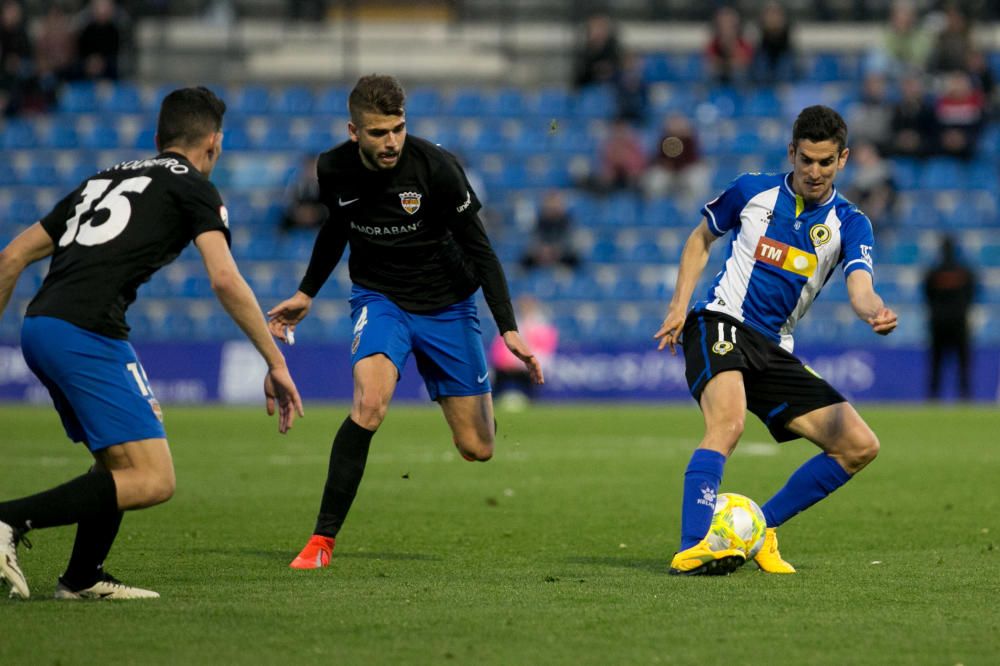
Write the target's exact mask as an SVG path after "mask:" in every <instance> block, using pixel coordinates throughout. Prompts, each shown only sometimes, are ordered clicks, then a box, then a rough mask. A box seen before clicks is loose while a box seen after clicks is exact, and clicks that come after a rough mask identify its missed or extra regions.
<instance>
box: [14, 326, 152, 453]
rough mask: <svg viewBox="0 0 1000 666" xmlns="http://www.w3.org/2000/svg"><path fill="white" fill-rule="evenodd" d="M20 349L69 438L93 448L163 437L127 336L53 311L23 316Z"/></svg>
mask: <svg viewBox="0 0 1000 666" xmlns="http://www.w3.org/2000/svg"><path fill="white" fill-rule="evenodd" d="M21 351H22V353H23V354H24V360H25V361H27V362H28V367H29V368H31V371H32V372H34V373H35V375H36V376H37V377H38V378H39V379H40V380H41V381H42V383H43V384H45V387H46V388H48V389H49V394H50V395H51V396H52V402H53V403H54V404H55V408H56V411H57V412H59V417H60V418H61V419H62V423H63V428H65V429H66V435H67V436H68V437H69V438H70V439H71V440H73V441H74V442H83V443H84V444H86V445H87V448H89V449H90V450H91V451H98V450H100V449H105V448H107V447H109V446H113V445H115V444H124V443H125V442H134V441H137V440H140V439H163V438H166V436H167V435H166V432H165V431H164V430H163V422H162V415H161V412H160V405H159V403H158V402H157V401H156V398H155V397H153V391H152V390H151V389H150V388H149V380H148V379H147V378H146V371H145V370H143V369H142V364H140V363H139V358H138V357H137V356H136V355H135V350H134V349H132V345H130V344H129V343H128V342H127V341H125V340H115V339H113V338H108V337H105V336H103V335H99V334H97V333H91V332H90V331H85V330H84V329H82V328H79V327H78V326H74V325H73V324H70V323H69V322H66V321H63V320H61V319H55V318H53V317H25V319H24V324H23V326H22V327H21Z"/></svg>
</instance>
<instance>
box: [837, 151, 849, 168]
mask: <svg viewBox="0 0 1000 666" xmlns="http://www.w3.org/2000/svg"><path fill="white" fill-rule="evenodd" d="M850 154H851V149H850V148H847V147H845V148H844V149H843V150H842V151H840V158H839V159H838V161H839V162H840V165H839V166H838V167H837V168H838V169H843V168H844V166H845V165H846V164H847V158H848V156H849V155H850Z"/></svg>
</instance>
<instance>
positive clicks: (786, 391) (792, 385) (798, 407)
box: [682, 310, 847, 442]
mask: <svg viewBox="0 0 1000 666" xmlns="http://www.w3.org/2000/svg"><path fill="white" fill-rule="evenodd" d="M682 344H683V346H684V363H685V374H686V376H687V383H688V388H689V389H690V390H691V395H692V396H694V399H695V400H696V401H698V402H701V394H702V392H703V391H704V390H705V385H706V384H708V381H709V380H710V379H711V378H712V377H714V376H715V375H717V374H719V373H720V372H724V371H726V370H740V371H742V372H743V383H744V385H745V386H746V393H747V409H749V410H750V411H751V412H753V413H754V414H755V415H756V416H757V418H759V419H760V420H761V421H763V423H764V425H765V426H767V429H768V430H770V431H771V435H772V436H773V437H774V439H775V440H776V441H779V442H787V441H788V440H791V439H797V438H798V437H799V435H796V434H795V433H793V432H791V431H790V430H787V429H786V428H785V425H786V424H787V423H788V422H789V421H791V420H792V419H794V418H795V417H796V416H801V415H803V414H807V413H808V412H811V411H813V410H814V409H819V408H821V407H826V406H827V405H834V404H837V403H839V402H846V401H847V400H846V398H844V396H842V395H841V394H840V393H839V392H838V391H837V390H836V389H835V388H833V387H832V386H830V385H829V384H828V383H827V382H826V380H824V379H823V378H822V377H820V376H819V375H817V374H816V372H815V371H814V370H813V369H812V368H810V367H808V366H807V365H806V364H804V363H803V362H802V361H801V360H799V359H798V358H796V357H795V355H793V354H792V353H790V352H788V351H786V350H784V349H782V348H781V347H780V346H779V345H778V343H776V342H774V341H773V340H770V339H769V338H767V337H766V336H765V335H764V334H763V333H760V332H758V331H756V330H754V329H752V328H750V327H749V326H746V325H744V324H742V323H740V322H739V321H737V320H736V319H734V318H732V317H730V316H728V315H724V314H721V313H719V312H710V311H708V310H699V311H696V312H691V313H690V314H688V318H687V321H686V322H685V323H684V337H683V339H682Z"/></svg>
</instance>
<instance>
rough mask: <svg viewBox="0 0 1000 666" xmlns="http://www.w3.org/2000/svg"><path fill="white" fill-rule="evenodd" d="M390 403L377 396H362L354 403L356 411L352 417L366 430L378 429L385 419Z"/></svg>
mask: <svg viewBox="0 0 1000 666" xmlns="http://www.w3.org/2000/svg"><path fill="white" fill-rule="evenodd" d="M388 410H389V405H387V404H385V403H384V402H382V401H381V400H379V399H377V398H374V397H373V398H369V397H367V396H365V397H362V398H361V399H360V400H358V401H357V403H355V405H354V413H353V414H351V418H352V419H353V420H354V422H355V423H357V424H358V425H359V426H361V427H362V428H364V429H365V430H372V431H374V430H378V427H379V426H380V425H382V421H384V420H385V415H386V412H387V411H388Z"/></svg>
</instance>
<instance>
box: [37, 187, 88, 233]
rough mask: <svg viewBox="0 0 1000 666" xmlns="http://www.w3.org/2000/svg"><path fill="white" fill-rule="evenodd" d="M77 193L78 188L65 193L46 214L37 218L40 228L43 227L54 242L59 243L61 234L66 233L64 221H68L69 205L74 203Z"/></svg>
mask: <svg viewBox="0 0 1000 666" xmlns="http://www.w3.org/2000/svg"><path fill="white" fill-rule="evenodd" d="M78 193H79V189H77V190H74V191H72V192H70V193H69V194H67V195H66V196H65V197H63V198H62V200H61V201H60V202H59V203H57V204H56V205H55V206H54V207H53V208H52V210H51V211H49V214H48V215H46V216H45V217H43V218H42V219H41V220H39V222H40V223H41V225H42V229H45V233H47V234H48V235H49V237H50V238H51V239H52V241H53V242H54V243H56V244H58V243H59V240H60V239H61V238H62V236H63V234H64V233H66V223H67V222H69V211H70V207H71V206H72V205H73V204H74V203H76V200H77V198H78V197H77V195H78Z"/></svg>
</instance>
